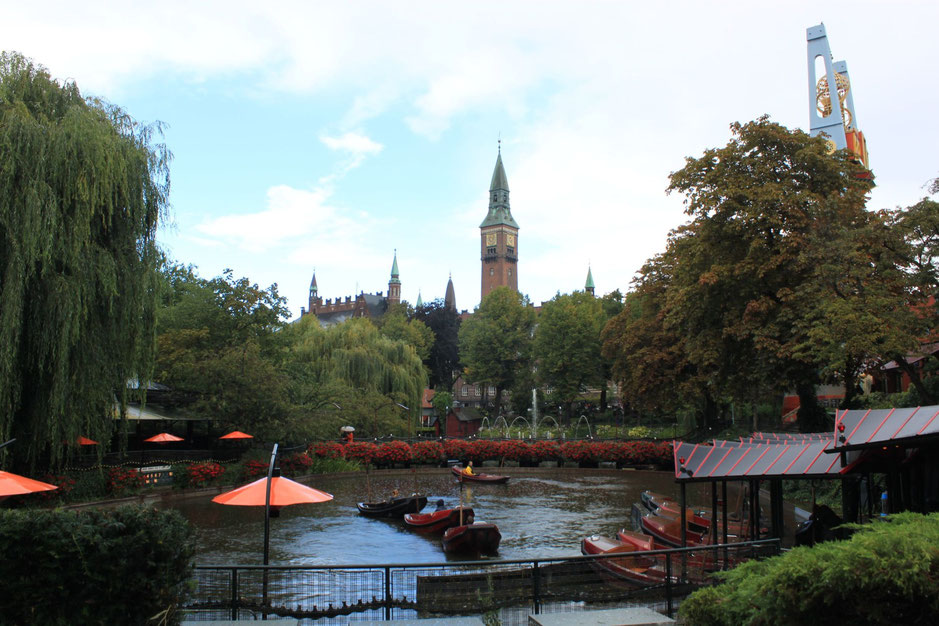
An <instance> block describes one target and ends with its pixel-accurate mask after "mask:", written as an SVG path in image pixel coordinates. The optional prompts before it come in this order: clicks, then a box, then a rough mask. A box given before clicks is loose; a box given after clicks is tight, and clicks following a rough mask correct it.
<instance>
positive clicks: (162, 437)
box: [144, 433, 183, 443]
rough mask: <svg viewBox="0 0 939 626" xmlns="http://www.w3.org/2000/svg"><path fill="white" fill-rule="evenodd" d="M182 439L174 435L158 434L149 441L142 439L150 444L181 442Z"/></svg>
mask: <svg viewBox="0 0 939 626" xmlns="http://www.w3.org/2000/svg"><path fill="white" fill-rule="evenodd" d="M182 440H183V438H182V437H177V436H176V435H171V434H169V433H160V434H159V435H154V436H152V437H150V438H149V439H144V441H149V442H151V443H168V442H170V441H182Z"/></svg>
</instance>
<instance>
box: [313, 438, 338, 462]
mask: <svg viewBox="0 0 939 626" xmlns="http://www.w3.org/2000/svg"><path fill="white" fill-rule="evenodd" d="M342 452H343V447H342V444H340V443H337V442H335V441H320V442H318V443H314V444H313V445H311V446H310V449H309V450H307V453H308V454H312V455H313V456H315V457H316V458H318V459H341V458H342Z"/></svg>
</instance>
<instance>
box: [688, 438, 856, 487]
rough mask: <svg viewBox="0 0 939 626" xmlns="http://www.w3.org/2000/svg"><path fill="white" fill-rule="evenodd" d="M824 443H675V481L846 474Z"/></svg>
mask: <svg viewBox="0 0 939 626" xmlns="http://www.w3.org/2000/svg"><path fill="white" fill-rule="evenodd" d="M832 447H834V441H832V440H831V437H828V438H827V439H826V440H811V439H806V440H793V441H784V440H780V441H772V442H756V443H752V442H749V441H719V440H715V441H714V442H712V443H711V444H693V443H684V442H681V441H676V442H675V444H674V454H675V479H676V480H679V481H711V480H745V479H750V478H761V479H762V478H790V479H794V478H834V477H837V476H840V475H841V474H843V473H845V472H846V471H847V469H849V468H848V467H843V466H842V464H841V457H840V456H839V455H830V454H825V452H826V451H828V450H829V449H831V448H832Z"/></svg>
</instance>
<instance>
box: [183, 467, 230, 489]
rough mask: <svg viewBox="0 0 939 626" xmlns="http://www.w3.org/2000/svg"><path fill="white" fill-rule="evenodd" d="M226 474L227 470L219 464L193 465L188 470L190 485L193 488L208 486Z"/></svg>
mask: <svg viewBox="0 0 939 626" xmlns="http://www.w3.org/2000/svg"><path fill="white" fill-rule="evenodd" d="M224 473H225V468H224V467H222V466H221V465H219V464H218V463H193V464H192V465H190V466H189V467H187V468H186V475H187V476H188V477H189V485H190V486H192V487H200V486H202V485H207V484H209V483H211V482H213V481H214V480H215V479H216V478H218V477H219V476H221V475H222V474H224Z"/></svg>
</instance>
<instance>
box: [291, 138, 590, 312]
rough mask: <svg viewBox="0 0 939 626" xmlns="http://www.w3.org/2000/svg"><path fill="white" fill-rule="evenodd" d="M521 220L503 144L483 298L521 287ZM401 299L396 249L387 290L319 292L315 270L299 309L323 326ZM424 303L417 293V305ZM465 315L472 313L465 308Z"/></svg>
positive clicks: (486, 229)
mask: <svg viewBox="0 0 939 626" xmlns="http://www.w3.org/2000/svg"><path fill="white" fill-rule="evenodd" d="M518 230H519V227H518V222H516V221H515V218H513V217H512V209H511V206H510V204H509V180H508V177H507V176H506V175H505V167H504V166H503V165H502V146H501V144H500V145H499V151H498V154H497V156H496V166H495V168H494V169H493V172H492V181H491V182H490V184H489V211H488V213H487V214H486V218H485V219H484V220H483V221H482V223H481V224H480V225H479V248H480V262H481V268H480V301H482V299H483V298H485V297H486V296H487V295H488V294H489V292H491V291H492V290H493V289H495V288H496V287H511V288H512V289H514V290H515V291H518V250H519V247H518V245H519V244H518ZM584 289H585V291H587V292H589V293H590V294H593V291H594V284H593V274H592V273H591V271H590V269H589V268H588V269H587V282H586V284H585V285H584ZM399 302H401V277H400V274H399V272H398V254H397V251H395V255H394V260H393V261H392V264H391V278H390V279H389V280H388V292H387V293H386V294H384V293H382V292H381V291H378V292H375V293H365V292H360V293H359V294H358V295H355V296H345V297H344V298H336V299H335V300H331V299H328V298H327V299H326V300H323V298H322V297H321V296H320V295H319V291H318V290H317V286H316V272H315V271H314V272H313V280H312V281H311V282H310V297H309V302H308V306H307V307H303V308H301V309H300V316H301V317H303V316H306V315H315V316H316V318H317V320H319V322H320V324H322V325H323V326H332V325H335V324H340V323H342V322H344V321H346V320H347V319H349V318H353V317H371V318H377V317H381V316H382V315H383V314H384V312H385V311H387V310H388V307H389V306H391V305H393V304H397V303H399ZM422 304H423V302H422V300H421V296H420V295H418V297H417V304H416V306H421V305H422ZM444 304H445V306H447V307H448V308H450V309H451V310H453V311H456V310H457V308H456V294H455V290H454V288H453V278H452V277H451V278H450V280H449V281H448V282H447V289H446V296H445V297H444ZM463 315H469V313H467V312H465V311H464V312H463Z"/></svg>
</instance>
